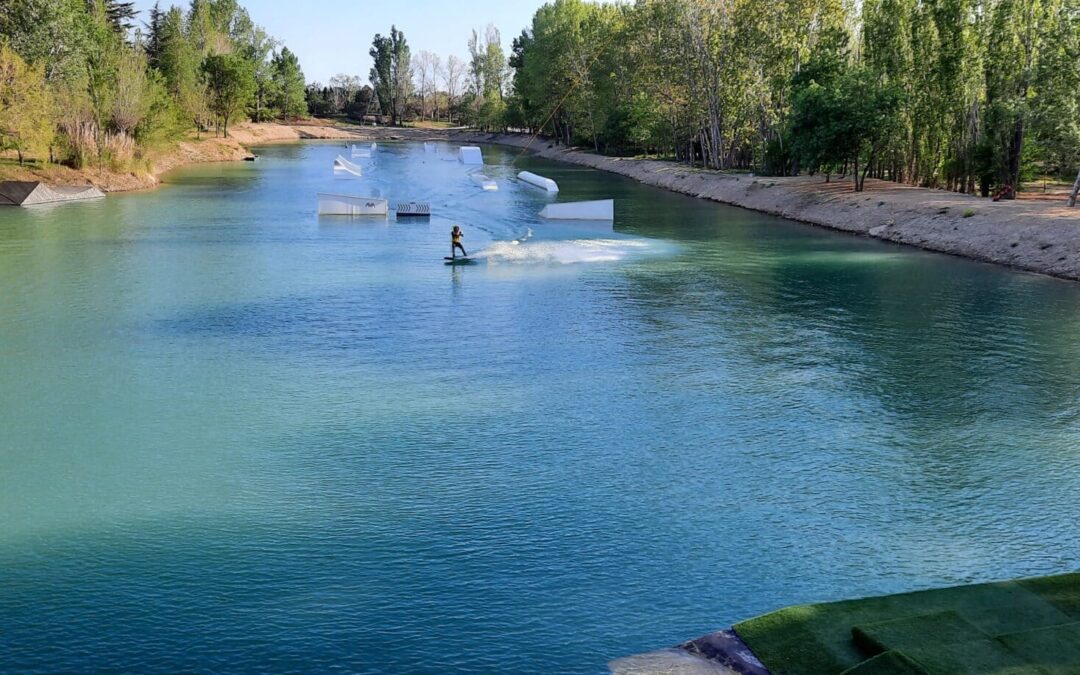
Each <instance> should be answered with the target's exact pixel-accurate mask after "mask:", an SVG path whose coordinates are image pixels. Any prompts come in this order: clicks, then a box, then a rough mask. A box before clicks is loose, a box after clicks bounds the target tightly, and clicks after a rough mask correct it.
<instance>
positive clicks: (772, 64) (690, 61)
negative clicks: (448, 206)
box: [470, 0, 1080, 192]
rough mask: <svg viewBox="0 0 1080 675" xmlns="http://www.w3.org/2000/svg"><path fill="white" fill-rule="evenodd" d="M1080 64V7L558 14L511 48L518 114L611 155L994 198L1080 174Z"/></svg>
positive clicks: (681, 6) (710, 6)
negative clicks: (1029, 182)
mask: <svg viewBox="0 0 1080 675" xmlns="http://www.w3.org/2000/svg"><path fill="white" fill-rule="evenodd" d="M856 38H857V40H856ZM473 42H474V43H475V42H476V40H475V38H474V40H473ZM470 51H472V52H473V53H474V54H476V55H479V53H480V50H478V49H475V48H474V47H473V45H470ZM474 61H476V59H474ZM1078 63H1080V12H1078V11H1077V9H1076V4H1075V2H1072V1H1071V0H866V1H865V2H862V3H849V2H845V1H844V0H779V1H778V2H775V3H758V2H754V1H753V0H642V1H640V2H636V3H633V4H629V3H621V4H603V3H600V4H597V3H587V2H583V1H581V0H554V1H553V2H550V3H548V4H546V5H544V6H543V7H541V8H540V9H538V10H537V11H536V13H535V14H534V16H533V19H532V23H531V25H530V26H529V28H528V29H526V30H525V31H524V32H523V33H522V34H521V35H520V36H518V37H517V38H515V39H514V43H513V50H512V53H511V56H510V59H509V64H510V66H511V68H512V69H513V96H512V99H511V100H512V104H511V105H509V106H508V107H507V113H506V114H507V115H508V117H507V121H508V122H512V123H513V125H514V126H517V127H524V128H527V129H529V130H533V131H539V132H541V133H545V134H549V135H552V136H555V137H557V138H559V139H560V140H561V141H562V142H564V143H566V144H581V143H588V144H590V145H592V146H593V147H594V149H596V150H598V151H609V152H610V151H616V152H623V151H631V152H642V151H644V152H650V153H652V152H655V153H659V154H665V155H674V156H675V157H676V158H678V159H681V160H683V161H687V162H691V163H702V164H704V165H705V166H708V167H712V168H720V169H726V168H747V169H754V170H757V171H767V172H772V173H791V172H797V171H799V170H810V171H818V170H823V171H826V172H827V173H828V172H831V170H837V169H841V170H842V169H843V168H845V167H846V168H848V169H854V167H855V164H856V163H858V165H859V168H860V172H859V178H858V180H857V181H856V188H857V189H861V186H862V182H863V179H864V178H865V177H867V176H875V177H878V178H886V179H892V180H897V181H903V182H908V183H912V184H917V185H926V186H935V187H947V188H950V189H954V190H961V191H972V190H974V189H976V185H978V186H979V187H980V188H982V189H984V191H987V192H988V191H989V190H990V189H991V187H995V186H996V187H1000V186H1002V185H1006V184H1017V182H1018V180H1019V178H1020V177H1022V176H1023V175H1024V174H1026V173H1028V172H1029V171H1031V170H1033V169H1035V168H1036V167H1038V168H1039V170H1040V171H1041V172H1044V173H1045V172H1050V173H1054V174H1057V175H1061V176H1065V175H1073V174H1075V172H1076V170H1077V169H1078V168H1080V67H1077V64H1078ZM474 72H477V73H480V72H481V71H480V69H477V68H474ZM474 91H476V92H477V94H478V95H479V94H481V93H482V90H481V89H479V88H477V87H475V86H474ZM480 102H481V101H478V104H479V103H480ZM472 121H474V122H475V121H476V120H475V118H474V119H473V120H472Z"/></svg>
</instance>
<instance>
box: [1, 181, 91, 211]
mask: <svg viewBox="0 0 1080 675" xmlns="http://www.w3.org/2000/svg"><path fill="white" fill-rule="evenodd" d="M104 196H105V193H104V192H102V191H101V190H99V189H97V188H96V187H94V186H93V185H87V186H85V187H49V186H48V185H46V184H45V183H42V182H40V181H20V180H6V181H2V182H0V205H4V206H34V205H35V204H53V203H56V202H74V201H81V200H84V199H100V198H101V197H104Z"/></svg>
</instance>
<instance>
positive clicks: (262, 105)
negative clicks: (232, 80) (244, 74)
mask: <svg viewBox="0 0 1080 675" xmlns="http://www.w3.org/2000/svg"><path fill="white" fill-rule="evenodd" d="M237 28H238V29H239V30H240V31H241V33H240V36H239V41H240V49H239V52H240V54H241V55H243V56H244V58H246V59H247V60H248V61H249V62H250V63H251V68H252V72H253V73H254V78H255V93H254V94H253V95H252V107H251V119H252V120H254V121H256V122H264V121H266V120H268V119H272V118H274V117H276V116H277V115H278V114H279V113H280V110H275V102H276V101H278V100H280V92H279V91H278V88H277V85H278V83H277V81H276V80H275V78H274V70H273V66H272V64H271V57H272V55H273V54H274V50H276V49H277V48H278V46H279V42H278V41H277V40H275V39H274V38H273V37H271V36H270V35H269V34H268V33H267V32H266V30H264V29H263V27H262V26H257V25H255V24H254V23H252V22H251V21H250V20H248V21H242V22H240V24H239V26H238V27H237Z"/></svg>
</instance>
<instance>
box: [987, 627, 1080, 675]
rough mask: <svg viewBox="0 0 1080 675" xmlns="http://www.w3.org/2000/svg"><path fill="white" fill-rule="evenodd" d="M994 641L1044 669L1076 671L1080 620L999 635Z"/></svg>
mask: <svg viewBox="0 0 1080 675" xmlns="http://www.w3.org/2000/svg"><path fill="white" fill-rule="evenodd" d="M998 642H1000V643H1001V644H1003V645H1004V646H1005V647H1007V648H1008V649H1009V651H1011V652H1013V653H1014V654H1017V655H1018V656H1020V657H1021V658H1023V659H1024V660H1026V661H1027V662H1028V663H1031V664H1033V665H1037V666H1039V667H1041V668H1043V669H1044V670H1046V671H1047V672H1050V673H1055V675H1059V674H1060V675H1064V674H1065V673H1069V674H1070V675H1076V674H1077V673H1080V623H1070V624H1066V625H1064V626H1053V627H1051V628H1037V629H1035V630H1028V631H1024V632H1022V633H1011V634H1009V635H1002V636H1000V637H998Z"/></svg>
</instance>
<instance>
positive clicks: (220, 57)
mask: <svg viewBox="0 0 1080 675" xmlns="http://www.w3.org/2000/svg"><path fill="white" fill-rule="evenodd" d="M202 72H203V74H204V75H205V76H206V89H207V93H208V94H209V96H210V110H211V111H212V112H213V113H214V114H215V115H216V116H217V117H218V119H219V120H220V121H221V125H222V130H223V132H224V135H225V137H226V138H227V137H228V136H229V120H230V119H233V118H235V117H236V115H237V114H239V113H240V112H241V111H242V110H244V108H245V107H246V106H247V105H249V104H250V103H251V100H252V98H253V97H254V95H255V88H256V84H255V73H254V68H253V67H252V65H251V62H250V61H248V60H247V59H245V58H244V57H242V56H240V55H238V54H211V55H210V56H207V57H206V58H205V59H204V60H203V63H202Z"/></svg>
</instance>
